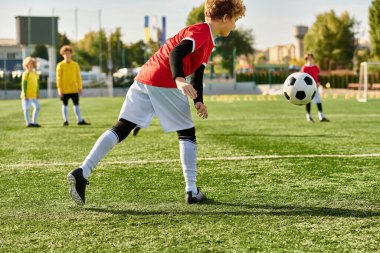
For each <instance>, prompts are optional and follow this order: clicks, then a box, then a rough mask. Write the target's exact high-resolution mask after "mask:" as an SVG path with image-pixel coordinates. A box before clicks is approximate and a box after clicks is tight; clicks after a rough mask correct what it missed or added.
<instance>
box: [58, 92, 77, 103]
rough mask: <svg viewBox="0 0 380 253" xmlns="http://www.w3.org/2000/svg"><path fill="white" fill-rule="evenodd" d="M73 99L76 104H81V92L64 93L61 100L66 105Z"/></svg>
mask: <svg viewBox="0 0 380 253" xmlns="http://www.w3.org/2000/svg"><path fill="white" fill-rule="evenodd" d="M70 98H71V100H73V103H74V105H79V94H78V93H69V94H63V96H62V97H61V100H62V102H63V104H64V105H65V106H67V104H68V103H69V99H70Z"/></svg>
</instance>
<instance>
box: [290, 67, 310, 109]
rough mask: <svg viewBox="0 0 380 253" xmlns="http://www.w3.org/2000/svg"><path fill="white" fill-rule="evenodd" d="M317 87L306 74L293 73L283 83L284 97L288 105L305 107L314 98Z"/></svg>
mask: <svg viewBox="0 0 380 253" xmlns="http://www.w3.org/2000/svg"><path fill="white" fill-rule="evenodd" d="M316 91H317V85H316V83H315V81H314V79H313V78H312V77H311V76H310V75H309V74H307V73H303V72H295V73H293V74H291V75H289V76H288V77H287V78H286V80H285V82H284V95H285V97H286V99H287V100H289V102H290V103H292V104H295V105H306V104H308V103H310V101H311V100H312V99H313V98H314V96H315V92H316Z"/></svg>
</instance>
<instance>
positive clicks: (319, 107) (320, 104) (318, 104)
mask: <svg viewBox="0 0 380 253" xmlns="http://www.w3.org/2000/svg"><path fill="white" fill-rule="evenodd" d="M317 107H318V111H319V112H322V103H317Z"/></svg>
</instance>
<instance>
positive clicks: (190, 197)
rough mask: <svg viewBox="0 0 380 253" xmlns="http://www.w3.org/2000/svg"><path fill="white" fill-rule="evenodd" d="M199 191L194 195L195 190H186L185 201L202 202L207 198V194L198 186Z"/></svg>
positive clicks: (190, 202) (188, 202)
mask: <svg viewBox="0 0 380 253" xmlns="http://www.w3.org/2000/svg"><path fill="white" fill-rule="evenodd" d="M197 191H198V193H197V194H196V195H193V192H191V191H190V192H186V194H185V201H186V203H187V204H196V203H202V202H203V201H205V200H206V199H207V197H206V195H204V194H203V192H201V191H200V190H199V188H197Z"/></svg>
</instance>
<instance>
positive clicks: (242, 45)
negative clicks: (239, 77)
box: [216, 28, 254, 76]
mask: <svg viewBox="0 0 380 253" xmlns="http://www.w3.org/2000/svg"><path fill="white" fill-rule="evenodd" d="M253 42H254V37H253V31H252V29H248V30H244V29H242V28H240V29H237V30H234V31H232V32H231V34H230V35H229V36H228V37H220V38H218V39H217V46H216V54H217V55H220V56H222V57H223V60H222V67H223V68H224V69H228V70H229V72H230V74H231V76H232V74H233V68H234V66H233V65H232V64H233V62H234V61H233V56H234V54H233V50H236V55H235V56H237V55H246V56H248V55H249V54H253V53H254V49H253Z"/></svg>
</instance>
